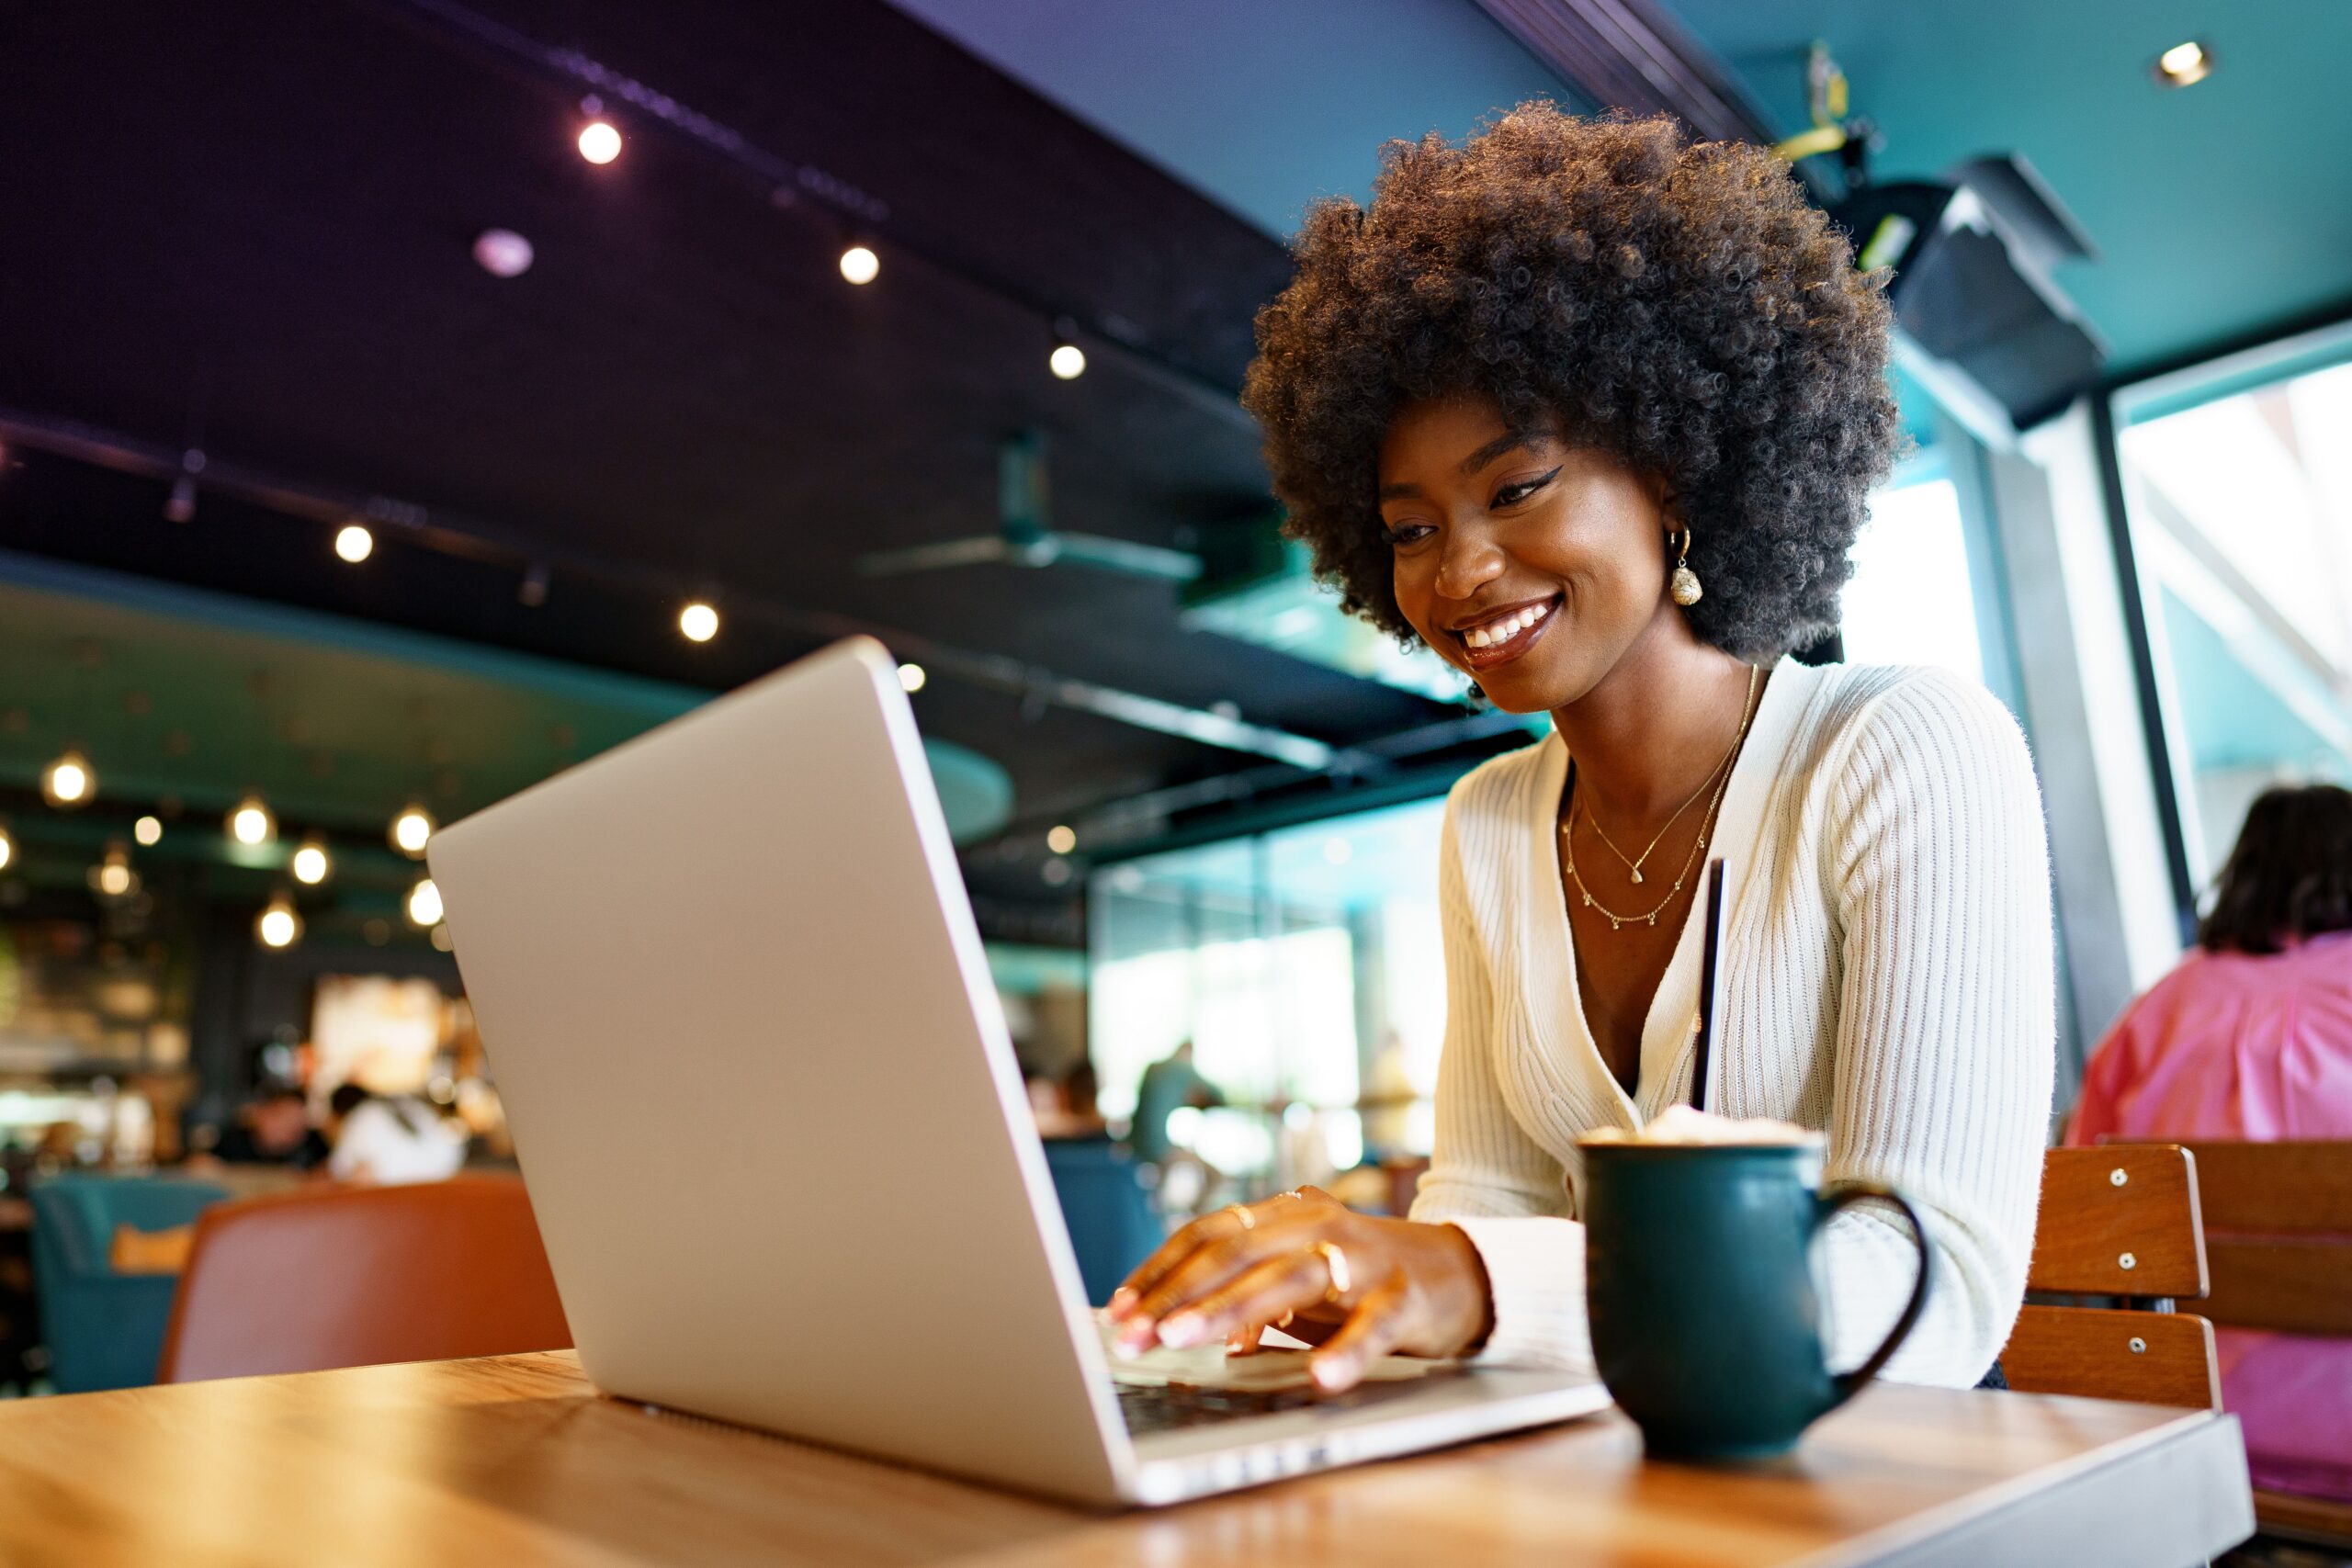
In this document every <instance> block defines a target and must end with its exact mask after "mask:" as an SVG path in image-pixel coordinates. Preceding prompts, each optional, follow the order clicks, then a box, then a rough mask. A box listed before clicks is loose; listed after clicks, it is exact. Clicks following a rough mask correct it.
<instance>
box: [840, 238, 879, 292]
mask: <svg viewBox="0 0 2352 1568" xmlns="http://www.w3.org/2000/svg"><path fill="white" fill-rule="evenodd" d="M842 276H843V277H845V278H847V279H849V280H850V281H851V282H852V283H854V284H856V285H857V286H858V287H859V288H864V287H865V285H867V284H869V283H871V282H873V281H874V280H875V279H876V278H877V277H879V276H882V258H881V257H880V256H878V255H876V254H874V248H873V247H872V246H870V245H852V246H851V247H850V248H849V249H847V250H845V251H843V252H842Z"/></svg>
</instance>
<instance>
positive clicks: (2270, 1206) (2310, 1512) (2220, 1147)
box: [2044, 1142, 2352, 1548]
mask: <svg viewBox="0 0 2352 1568" xmlns="http://www.w3.org/2000/svg"><path fill="white" fill-rule="evenodd" d="M2186 1147H2187V1149H2188V1153H2189V1155H2190V1156H2191V1157H2192V1158H2193V1159H2194V1161H2195V1164H2196V1171H2197V1176H2198V1189H2199V1190H2198V1200H2199V1210H2200V1212H2201V1214H2202V1217H2203V1220H2204V1224H2205V1226H2206V1227H2207V1229H2206V1236H2205V1256H2206V1260H2207V1266H2208V1269H2210V1271H2211V1290H2210V1292H2208V1293H2207V1295H2206V1298H2205V1301H2204V1303H2203V1305H2202V1307H2201V1308H2200V1309H2199V1310H2201V1311H2202V1312H2203V1314H2204V1315H2205V1316H2206V1317H2207V1318H2209V1319H2211V1321H2212V1322H2214V1323H2218V1324H2221V1325H2224V1326H2226V1327H2231V1328H2261V1329H2269V1330H2272V1331H2275V1332H2278V1333H2284V1334H2312V1335H2322V1336H2327V1337H2352V1142H2347V1143H2278V1144H2242V1143H2241V1144H2220V1143H2213V1144H2208V1143H2198V1144H2190V1145H2186ZM2089 1152H2093V1153H2097V1154H2098V1155H2101V1156H2105V1155H2107V1154H2109V1153H2110V1152H2112V1153H2115V1154H2119V1155H2126V1154H2128V1155H2139V1154H2143V1153H2146V1152H2149V1151H2148V1149H2147V1148H2146V1146H2144V1145H2129V1144H2117V1145H2109V1146H2108V1147H2106V1148H2102V1149H2098V1150H2095V1151H2089ZM2044 1214H2045V1218H2046V1217H2047V1205H2046V1204H2045V1207H2044ZM2347 1424H2352V1415H2347ZM2254 1512H2255V1518H2256V1522H2257V1523H2259V1524H2260V1526H2261V1527H2262V1529H2263V1530H2264V1531H2265V1532H2266V1533H2267V1534H2270V1535H2277V1536H2285V1537H2288V1538H2290V1539H2293V1540H2308V1541H2315V1542H2318V1543H2320V1544H2323V1545H2326V1546H2332V1547H2337V1548H2346V1547H2352V1506H2347V1505H2346V1504H2343V1503H2335V1502H2330V1501H2327V1500H2325V1499H2322V1498H2317V1497H2303V1496H2297V1495H2292V1494H2290V1493H2283V1492H2256V1494H2255V1495H2254Z"/></svg>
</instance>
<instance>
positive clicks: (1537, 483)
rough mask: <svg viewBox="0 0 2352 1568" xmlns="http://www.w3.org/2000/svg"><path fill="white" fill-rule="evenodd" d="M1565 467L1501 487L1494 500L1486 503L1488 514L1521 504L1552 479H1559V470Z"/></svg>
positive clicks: (1561, 466) (1560, 466)
mask: <svg viewBox="0 0 2352 1568" xmlns="http://www.w3.org/2000/svg"><path fill="white" fill-rule="evenodd" d="M1565 467H1566V465H1565V464H1562V465H1559V466H1558V467H1555V468H1553V469H1552V470H1551V471H1550V472H1548V473H1542V474H1538V475H1536V476H1535V477H1534V478H1533V479H1521V480H1519V481H1517V482H1516V483H1513V484H1507V485H1505V486H1503V488H1502V489H1500V490H1498V491H1496V492H1495V499H1494V500H1493V501H1491V502H1487V511H1489V512H1500V511H1501V510H1502V509H1503V508H1505V507H1507V506H1516V505H1518V504H1519V503H1520V502H1522V501H1525V500H1526V499H1527V498H1528V497H1529V496H1531V495H1533V494H1534V493H1535V492H1536V491H1539V490H1542V489H1543V488H1544V486H1545V485H1547V484H1550V483H1551V482H1552V481H1553V480H1554V479H1558V478H1559V477H1560V468H1565Z"/></svg>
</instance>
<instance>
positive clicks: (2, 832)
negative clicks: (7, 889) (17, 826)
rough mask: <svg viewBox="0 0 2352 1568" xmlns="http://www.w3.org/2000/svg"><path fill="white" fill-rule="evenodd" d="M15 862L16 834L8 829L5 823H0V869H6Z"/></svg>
mask: <svg viewBox="0 0 2352 1568" xmlns="http://www.w3.org/2000/svg"><path fill="white" fill-rule="evenodd" d="M16 863H17V835H15V834H14V833H11V832H10V831H8V829H7V825H6V823H0V871H6V870H7V869H8V868H9V867H10V866H12V865H14V864H16Z"/></svg>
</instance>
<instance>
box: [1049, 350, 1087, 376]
mask: <svg viewBox="0 0 2352 1568" xmlns="http://www.w3.org/2000/svg"><path fill="white" fill-rule="evenodd" d="M1046 368H1047V369H1048V370H1051V371H1052V372H1053V373H1054V374H1055V375H1056V376H1058V377H1060V378H1062V379H1063V380H1065V381H1075V380H1077V379H1078V378H1080V376H1083V375H1085V374H1086V351H1085V350H1084V349H1082V348H1080V347H1079V346H1078V344H1074V343H1057V344H1054V352H1053V353H1051V354H1049V355H1046Z"/></svg>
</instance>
